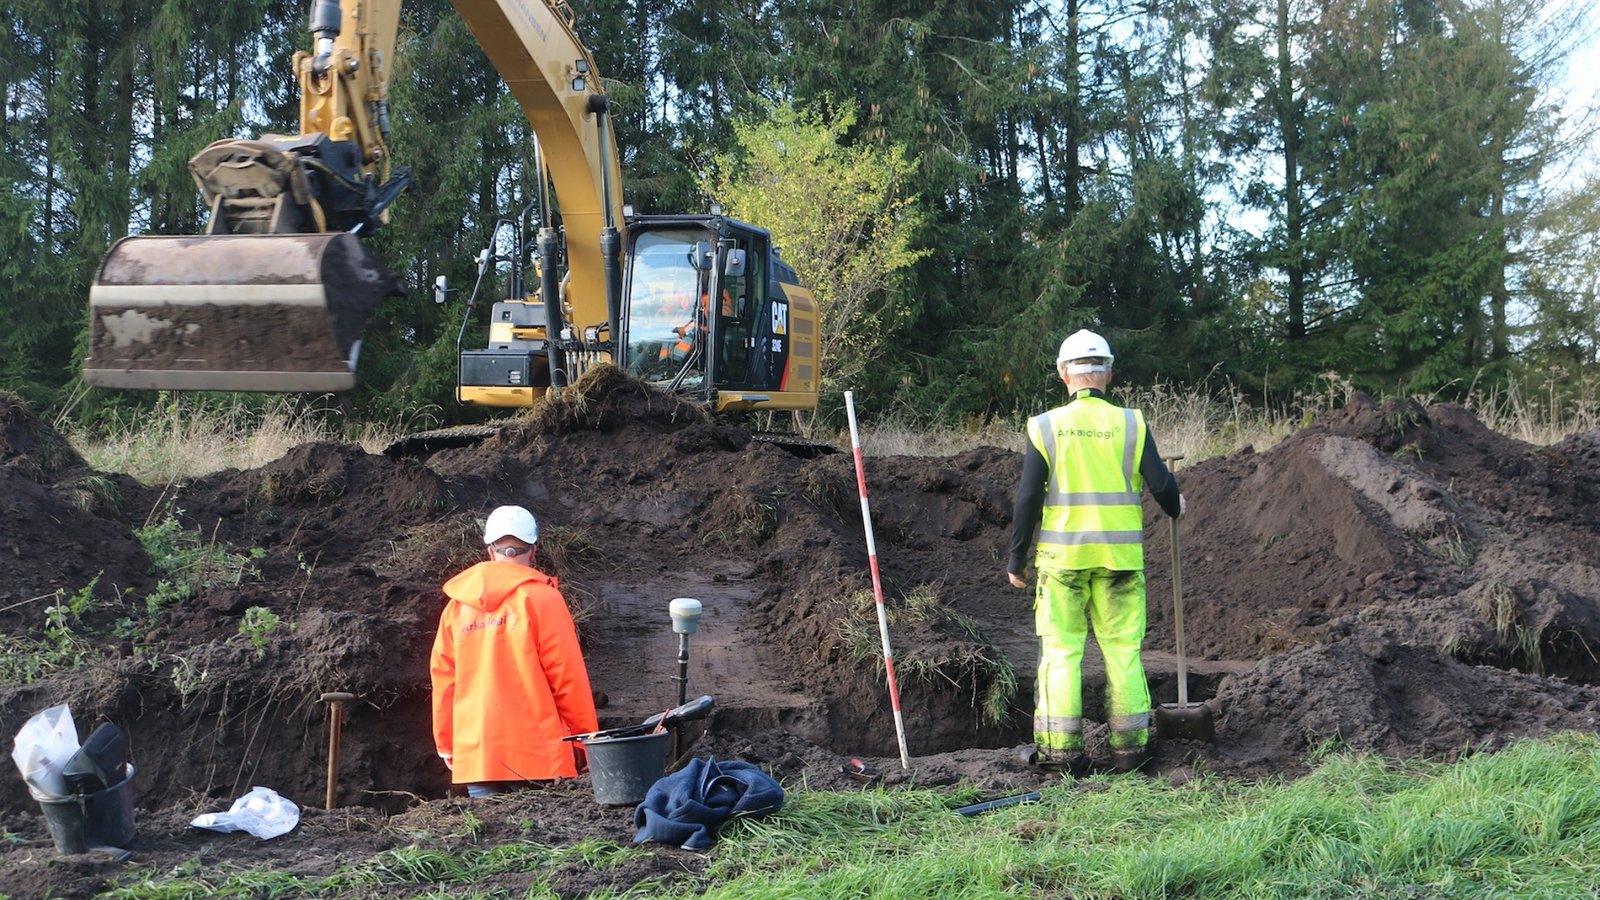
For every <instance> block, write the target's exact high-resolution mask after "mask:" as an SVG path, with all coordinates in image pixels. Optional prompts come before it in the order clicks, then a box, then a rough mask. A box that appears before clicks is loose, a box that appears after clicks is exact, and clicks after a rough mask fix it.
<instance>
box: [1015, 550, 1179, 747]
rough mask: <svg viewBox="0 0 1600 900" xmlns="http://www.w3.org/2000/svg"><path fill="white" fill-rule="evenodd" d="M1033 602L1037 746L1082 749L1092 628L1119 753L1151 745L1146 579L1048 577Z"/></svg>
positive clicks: (1070, 572) (1073, 572) (1130, 575)
mask: <svg viewBox="0 0 1600 900" xmlns="http://www.w3.org/2000/svg"><path fill="white" fill-rule="evenodd" d="M1038 582H1039V583H1038V588H1037V590H1036V592H1035V594H1034V604H1033V613H1034V630H1035V631H1036V632H1037V633H1038V635H1039V680H1038V685H1037V687H1036V688H1035V690H1034V713H1033V741H1034V744H1035V745H1037V746H1038V747H1039V749H1041V750H1045V751H1063V752H1073V751H1081V750H1082V749H1083V652H1084V646H1085V644H1086V643H1087V642H1088V638H1089V628H1090V626H1092V627H1093V628H1094V638H1095V642H1096V643H1097V644H1099V645H1100V652H1101V654H1102V655H1103V656H1104V657H1105V662H1106V702H1107V706H1108V709H1107V711H1106V712H1107V719H1106V721H1107V724H1108V725H1109V726H1110V728H1111V735H1110V738H1109V743H1110V744H1111V748H1112V749H1113V750H1125V749H1130V748H1135V747H1143V746H1145V744H1146V743H1148V742H1149V740H1150V686H1149V685H1148V684H1147V683H1146V682H1145V678H1144V662H1143V660H1142V659H1141V658H1140V645H1142V644H1143V643H1144V631H1145V592H1144V572H1142V571H1139V572H1114V571H1111V570H1110V569H1060V570H1051V569H1044V570H1040V571H1039V578H1038Z"/></svg>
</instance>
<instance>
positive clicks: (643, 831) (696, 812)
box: [633, 757, 783, 850]
mask: <svg viewBox="0 0 1600 900" xmlns="http://www.w3.org/2000/svg"><path fill="white" fill-rule="evenodd" d="M782 808H783V787H782V786H781V785H779V784H778V782H777V781H776V780H774V779H773V777H772V776H770V775H768V774H767V773H765V772H763V771H761V770H760V769H758V768H756V767H755V766H753V765H751V764H749V763H747V762H741V761H739V760H730V761H728V762H720V763H719V762H717V761H716V760H715V759H712V758H709V757H708V758H706V759H691V760H689V763H688V765H686V766H684V767H683V768H681V769H679V770H678V771H676V772H673V773H672V774H671V775H668V776H666V777H665V778H662V779H660V780H658V781H657V782H656V783H655V784H653V785H651V786H650V790H649V791H647V792H646V793H645V795H644V802H643V803H640V804H639V806H638V808H637V809H635V810H634V811H633V824H634V825H635V826H636V827H638V829H639V833H638V834H636V835H634V836H633V842H634V843H635V844H642V843H644V842H645V841H660V842H661V843H663V844H677V845H678V846H680V847H682V848H683V849H685V850H705V849H707V848H709V847H710V846H711V845H712V844H713V843H715V842H716V840H717V831H718V830H719V829H721V828H722V824H723V823H724V822H726V821H727V820H728V819H730V818H732V817H734V816H764V815H766V814H767V813H772V812H777V811H778V810H780V809H782Z"/></svg>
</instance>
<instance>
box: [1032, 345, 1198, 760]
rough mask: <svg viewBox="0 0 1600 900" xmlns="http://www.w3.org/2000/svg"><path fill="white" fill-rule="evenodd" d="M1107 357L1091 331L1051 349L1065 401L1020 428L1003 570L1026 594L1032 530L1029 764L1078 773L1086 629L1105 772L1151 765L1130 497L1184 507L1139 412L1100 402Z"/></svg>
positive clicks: (1139, 542) (1136, 529) (1140, 518)
mask: <svg viewBox="0 0 1600 900" xmlns="http://www.w3.org/2000/svg"><path fill="white" fill-rule="evenodd" d="M1112 359H1113V357H1112V355H1111V347H1110V345H1109V344H1107V343H1106V340H1105V338H1103V337H1101V336H1100V335H1098V334H1095V333H1094V332H1092V331H1078V332H1075V333H1074V334H1072V335H1070V336H1069V337H1068V338H1067V339H1066V340H1065V341H1062V342H1061V350H1060V352H1059V353H1057V355H1056V370H1057V372H1058V373H1059V374H1060V376H1061V381H1062V382H1063V383H1064V384H1065V385H1066V386H1067V393H1068V395H1069V397H1068V399H1067V402H1066V405H1064V406H1058V407H1056V408H1055V409H1052V410H1050V411H1049V412H1047V413H1044V414H1043V415H1040V416H1035V417H1034V418H1032V419H1029V420H1028V446H1027V448H1026V449H1024V450H1023V462H1022V478H1021V481H1020V482H1019V484H1018V486H1017V496H1016V504H1015V507H1014V509H1013V511H1012V526H1011V554H1010V558H1009V560H1008V561H1007V563H1006V577H1007V578H1008V579H1009V580H1010V582H1011V585H1012V587H1016V588H1026V587H1027V586H1028V560H1027V555H1028V550H1029V548H1030V547H1032V546H1033V545H1034V533H1035V530H1037V532H1038V547H1037V549H1036V550H1035V551H1034V556H1033V566H1034V568H1036V569H1037V570H1038V586H1037V588H1036V589H1035V592H1034V628H1035V630H1036V631H1037V633H1038V635H1039V644H1040V649H1039V679H1038V685H1037V687H1036V688H1035V692H1034V714H1033V740H1034V747H1033V749H1032V750H1031V751H1029V753H1028V757H1027V758H1028V761H1029V762H1031V763H1034V764H1036V765H1042V766H1051V767H1061V768H1066V769H1068V770H1070V771H1072V772H1073V773H1074V774H1080V775H1081V774H1083V773H1084V772H1086V771H1087V762H1088V761H1087V759H1086V756H1085V753H1084V741H1083V679H1082V666H1083V652H1084V646H1085V644H1086V642H1087V640H1088V636H1089V628H1090V626H1092V627H1093V628H1094V636H1095V642H1096V643H1098V644H1099V645H1100V652H1101V654H1102V655H1103V656H1104V657H1105V663H1106V682H1107V684H1106V694H1107V705H1108V707H1109V709H1108V710H1107V723H1108V724H1109V725H1110V737H1109V741H1108V742H1109V743H1110V745H1111V761H1112V764H1113V765H1114V766H1115V767H1116V769H1117V770H1118V771H1121V772H1131V771H1135V770H1137V769H1139V768H1141V767H1143V766H1144V764H1145V763H1146V762H1148V761H1149V758H1150V756H1149V748H1148V743H1149V734H1150V688H1149V686H1148V685H1147V684H1146V683H1145V677H1144V663H1143V661H1142V660H1141V659H1140V656H1139V649H1140V645H1141V644H1142V643H1143V642H1144V631H1145V591H1144V512H1143V510H1142V509H1141V507H1140V493H1141V491H1142V490H1143V488H1144V487H1145V486H1147V485H1148V486H1149V487H1150V490H1151V494H1152V495H1153V496H1154V497H1155V499H1156V502H1157V503H1159V504H1160V505H1161V509H1162V510H1163V511H1164V512H1165V513H1166V514H1167V515H1169V516H1172V517H1174V518H1176V517H1178V516H1180V515H1182V514H1183V507H1184V500H1183V495H1182V494H1181V493H1180V492H1179V491H1178V481H1177V479H1176V478H1175V477H1173V475H1172V473H1171V472H1170V471H1168V470H1167V467H1166V464H1165V463H1163V462H1162V461H1161V454H1160V453H1159V452H1158V451H1157V450H1156V443H1155V438H1154V437H1152V436H1151V434H1150V429H1149V427H1148V426H1146V424H1145V421H1144V414H1143V413H1141V412H1139V410H1136V409H1124V408H1123V407H1120V406H1116V405H1115V404H1112V403H1110V402H1108V401H1107V400H1106V395H1105V390H1106V385H1107V384H1108V383H1110V381H1111V363H1112Z"/></svg>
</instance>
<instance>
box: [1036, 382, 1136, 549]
mask: <svg viewBox="0 0 1600 900" xmlns="http://www.w3.org/2000/svg"><path fill="white" fill-rule="evenodd" d="M1144 435H1145V423H1144V415H1143V414H1142V413H1140V412H1139V411H1138V410H1136V409H1123V408H1122V407H1120V406H1113V405H1112V404H1110V403H1107V402H1106V401H1105V400H1104V399H1102V398H1100V397H1093V396H1089V395H1081V396H1079V397H1078V398H1077V399H1076V400H1073V401H1072V402H1071V403H1068V404H1067V405H1066V406H1058V407H1056V408H1055V409H1052V410H1050V411H1049V412H1047V413H1045V414H1043V415H1040V416H1035V417H1034V418H1032V419H1029V420H1028V440H1029V441H1031V442H1032V443H1033V446H1034V447H1035V448H1036V449H1037V450H1038V451H1039V453H1040V455H1042V456H1043V457H1044V459H1045V462H1046V463H1047V464H1048V465H1049V467H1050V468H1049V480H1048V482H1047V483H1046V485H1045V496H1044V515H1043V517H1042V518H1041V520H1040V523H1039V546H1038V550H1037V551H1036V552H1035V554H1034V560H1033V562H1034V566H1035V567H1036V568H1039V569H1094V568H1104V569H1110V570H1112V571H1116V572H1135V571H1141V570H1143V569H1144V510H1143V509H1142V508H1141V507H1140V505H1139V495H1140V492H1141V491H1142V490H1143V489H1144V479H1143V478H1141V477H1140V476H1139V462H1140V459H1141V458H1142V457H1143V456H1144Z"/></svg>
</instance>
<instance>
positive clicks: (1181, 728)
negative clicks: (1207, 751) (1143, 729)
mask: <svg viewBox="0 0 1600 900" xmlns="http://www.w3.org/2000/svg"><path fill="white" fill-rule="evenodd" d="M1153 721H1154V725H1155V731H1156V737H1157V738H1159V739H1161V740H1174V739H1176V740H1185V741H1202V742H1204V743H1207V744H1213V743H1216V740H1217V729H1216V724H1215V722H1213V721H1212V718H1211V707H1209V706H1206V705H1205V704H1204V703H1162V704H1160V705H1158V706H1157V707H1156V708H1155V716H1154V720H1153Z"/></svg>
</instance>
